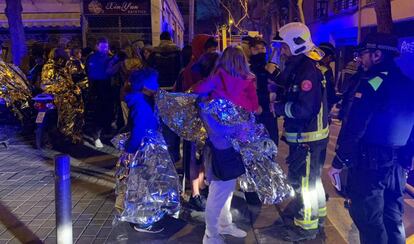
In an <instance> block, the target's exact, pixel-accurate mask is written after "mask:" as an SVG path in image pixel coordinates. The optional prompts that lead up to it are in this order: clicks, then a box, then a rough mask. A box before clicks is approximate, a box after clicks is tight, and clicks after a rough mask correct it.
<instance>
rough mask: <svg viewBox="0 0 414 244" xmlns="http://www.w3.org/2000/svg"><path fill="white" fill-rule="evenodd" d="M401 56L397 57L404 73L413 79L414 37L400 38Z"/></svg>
mask: <svg viewBox="0 0 414 244" xmlns="http://www.w3.org/2000/svg"><path fill="white" fill-rule="evenodd" d="M399 49H400V56H399V57H398V58H397V59H396V62H397V64H398V66H399V67H400V68H401V70H402V71H403V73H404V74H405V75H407V76H408V77H410V79H413V77H414V69H413V60H414V37H404V38H400V40H399Z"/></svg>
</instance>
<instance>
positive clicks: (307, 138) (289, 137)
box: [285, 127, 329, 143]
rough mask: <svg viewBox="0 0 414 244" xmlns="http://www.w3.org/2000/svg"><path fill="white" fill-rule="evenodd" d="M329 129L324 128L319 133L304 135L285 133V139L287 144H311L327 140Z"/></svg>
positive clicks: (306, 133) (305, 133)
mask: <svg viewBox="0 0 414 244" xmlns="http://www.w3.org/2000/svg"><path fill="white" fill-rule="evenodd" d="M328 136H329V127H326V128H324V129H322V130H320V131H313V132H304V133H290V132H285V138H286V141H288V142H293V143H299V142H311V141H320V140H322V139H325V138H328Z"/></svg>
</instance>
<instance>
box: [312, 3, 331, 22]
mask: <svg viewBox="0 0 414 244" xmlns="http://www.w3.org/2000/svg"><path fill="white" fill-rule="evenodd" d="M328 6H329V1H328V0H317V1H316V8H315V10H316V12H315V16H316V18H318V19H320V18H324V17H327V16H328Z"/></svg>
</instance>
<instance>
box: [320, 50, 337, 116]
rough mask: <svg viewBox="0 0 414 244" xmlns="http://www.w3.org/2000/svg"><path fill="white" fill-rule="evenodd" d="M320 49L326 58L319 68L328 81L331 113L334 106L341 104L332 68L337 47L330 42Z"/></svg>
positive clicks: (327, 87)
mask: <svg viewBox="0 0 414 244" xmlns="http://www.w3.org/2000/svg"><path fill="white" fill-rule="evenodd" d="M318 47H319V48H320V49H321V50H322V51H323V52H324V53H325V56H323V58H322V60H321V61H320V62H319V66H318V68H319V69H320V70H321V72H322V74H323V76H324V78H325V80H326V98H327V100H328V113H329V112H330V111H331V110H332V108H333V107H334V105H335V104H336V103H337V102H339V97H338V96H337V95H336V90H335V76H334V72H333V70H332V68H331V63H333V62H335V58H336V51H335V47H334V46H333V45H332V44H331V43H329V42H324V43H321V44H319V46H318Z"/></svg>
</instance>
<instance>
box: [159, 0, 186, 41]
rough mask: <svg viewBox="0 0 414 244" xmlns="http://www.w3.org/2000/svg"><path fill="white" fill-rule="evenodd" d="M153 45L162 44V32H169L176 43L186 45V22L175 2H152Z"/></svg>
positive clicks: (173, 0)
mask: <svg viewBox="0 0 414 244" xmlns="http://www.w3.org/2000/svg"><path fill="white" fill-rule="evenodd" d="M151 27H152V45H153V46H157V45H159V43H160V34H161V32H162V31H164V30H166V31H169V32H170V33H171V34H172V36H173V39H174V42H175V43H176V44H177V45H178V46H180V47H182V46H183V44H184V20H183V17H182V15H181V13H180V10H179V9H178V6H177V3H176V2H175V0H151Z"/></svg>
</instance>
